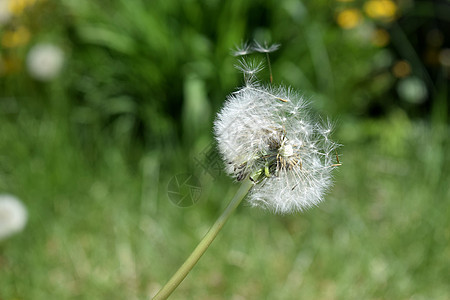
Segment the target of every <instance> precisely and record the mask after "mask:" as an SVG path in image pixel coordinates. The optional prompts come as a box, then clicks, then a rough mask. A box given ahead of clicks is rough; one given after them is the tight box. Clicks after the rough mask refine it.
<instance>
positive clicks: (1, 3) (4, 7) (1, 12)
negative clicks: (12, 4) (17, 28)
mask: <svg viewBox="0 0 450 300" xmlns="http://www.w3.org/2000/svg"><path fill="white" fill-rule="evenodd" d="M11 17H12V14H11V11H10V9H9V0H0V26H1V25H4V24H6V23H8V21H9V20H10V19H11Z"/></svg>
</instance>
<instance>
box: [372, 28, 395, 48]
mask: <svg viewBox="0 0 450 300" xmlns="http://www.w3.org/2000/svg"><path fill="white" fill-rule="evenodd" d="M390 39H391V38H390V35H389V32H387V31H386V30H384V29H376V30H375V31H374V33H373V35H372V44H374V45H375V46H377V47H384V46H386V45H387V44H389V41H390Z"/></svg>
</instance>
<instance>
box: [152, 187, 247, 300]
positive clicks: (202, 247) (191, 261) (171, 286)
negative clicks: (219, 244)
mask: <svg viewBox="0 0 450 300" xmlns="http://www.w3.org/2000/svg"><path fill="white" fill-rule="evenodd" d="M252 186H253V183H252V182H251V181H250V180H249V179H246V180H244V181H243V182H242V185H241V187H240V188H239V190H238V191H237V193H236V195H234V198H233V199H232V200H231V202H230V204H228V206H227V208H226V209H225V211H224V212H223V213H222V215H221V216H220V217H219V218H218V219H217V220H216V222H215V223H214V225H213V226H212V227H211V228H210V229H209V231H208V233H206V235H205V236H204V237H203V239H202V240H201V241H200V243H199V244H198V245H197V248H195V250H194V251H193V252H192V253H191V255H190V256H189V257H188V258H187V259H186V261H185V262H184V263H183V265H182V266H181V267H180V268H179V269H178V271H177V272H176V273H175V274H174V275H173V276H172V278H170V280H169V281H168V282H167V283H166V285H164V286H163V287H162V289H161V290H160V291H159V292H158V294H156V296H155V297H154V298H153V300H162V299H167V298H168V297H169V296H170V294H172V292H173V291H174V290H175V289H176V288H177V287H178V285H179V284H180V283H181V282H182V281H183V279H184V278H185V277H186V275H187V274H188V273H189V272H190V271H191V270H192V268H193V267H194V266H195V264H196V263H197V262H198V260H199V259H200V257H201V256H202V255H203V253H205V251H206V249H208V247H209V245H211V243H212V241H213V240H214V239H215V237H216V236H217V234H218V233H219V231H220V229H222V227H223V225H224V224H225V223H226V221H227V220H228V218H229V217H230V215H231V213H232V212H233V211H234V210H235V209H236V207H238V206H239V204H240V203H241V201H242V199H244V197H245V195H246V194H247V193H248V191H249V190H250V188H251V187H252Z"/></svg>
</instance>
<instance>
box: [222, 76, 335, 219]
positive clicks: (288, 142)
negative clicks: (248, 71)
mask: <svg viewBox="0 0 450 300" xmlns="http://www.w3.org/2000/svg"><path fill="white" fill-rule="evenodd" d="M280 100H283V101H280ZM310 115H311V114H310V112H309V111H308V107H307V102H306V101H305V100H304V98H303V97H302V96H300V95H299V94H298V93H295V92H294V91H292V90H290V89H288V88H286V87H278V88H274V87H266V86H261V85H250V86H245V87H244V88H242V89H240V90H239V91H237V92H235V93H233V94H232V95H230V96H229V97H228V99H227V102H226V103H225V105H224V107H223V109H222V111H221V112H220V113H219V114H218V117H217V120H216V121H215V124H214V129H215V135H216V139H217V142H218V147H219V151H220V152H221V154H222V156H223V157H224V160H225V162H226V171H227V172H228V174H230V175H231V176H233V177H234V178H235V179H236V180H238V181H241V180H243V179H245V178H247V177H249V178H250V180H253V182H255V183H256V186H255V187H254V188H253V189H252V190H251V191H250V193H249V197H248V201H249V203H250V204H251V205H252V206H260V207H264V208H267V209H269V210H271V211H274V212H276V213H282V214H284V213H292V212H297V211H302V210H304V209H306V208H309V207H311V206H314V205H316V204H318V203H319V202H320V201H321V200H322V199H323V195H324V193H325V191H326V190H327V189H328V188H329V187H330V186H331V170H332V169H333V168H334V167H336V165H337V164H333V159H334V157H335V156H334V155H335V149H336V147H337V144H336V143H334V142H332V141H331V140H330V138H329V135H330V133H331V129H332V126H331V123H330V122H326V123H324V124H322V123H320V122H315V121H313V119H312V118H311V116H310Z"/></svg>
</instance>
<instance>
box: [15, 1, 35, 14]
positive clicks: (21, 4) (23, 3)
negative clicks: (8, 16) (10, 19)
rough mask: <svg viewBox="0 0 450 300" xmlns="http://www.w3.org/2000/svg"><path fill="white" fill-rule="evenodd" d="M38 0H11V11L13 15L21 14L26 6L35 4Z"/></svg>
mask: <svg viewBox="0 0 450 300" xmlns="http://www.w3.org/2000/svg"><path fill="white" fill-rule="evenodd" d="M37 1H38V0H9V7H8V8H9V11H10V12H11V13H12V14H13V15H20V14H21V13H22V12H23V11H24V10H25V8H27V7H28V6H31V5H33V4H34V3H36V2H37Z"/></svg>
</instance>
